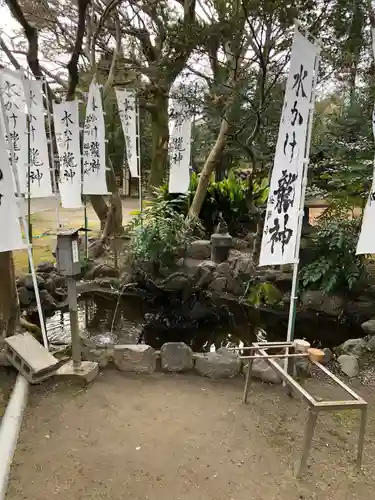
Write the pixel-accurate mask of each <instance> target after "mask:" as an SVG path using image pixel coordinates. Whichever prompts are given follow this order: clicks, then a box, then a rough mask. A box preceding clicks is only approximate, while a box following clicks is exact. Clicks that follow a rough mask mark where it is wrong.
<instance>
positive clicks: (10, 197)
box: [0, 123, 26, 252]
mask: <svg viewBox="0 0 375 500" xmlns="http://www.w3.org/2000/svg"><path fill="white" fill-rule="evenodd" d="M13 182H14V180H13V175H12V168H11V164H10V160H9V153H8V151H7V146H6V142H5V137H4V129H3V124H2V123H1V124H0V234H1V238H0V252H9V251H12V250H20V249H23V248H25V247H26V245H25V244H24V242H23V239H22V232H21V225H20V219H19V217H20V211H19V207H18V205H17V201H16V196H15V194H14V184H13Z"/></svg>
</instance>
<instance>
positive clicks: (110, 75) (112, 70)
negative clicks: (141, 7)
mask: <svg viewBox="0 0 375 500" xmlns="http://www.w3.org/2000/svg"><path fill="white" fill-rule="evenodd" d="M115 9H116V10H117V8H116V7H115ZM115 26H116V47H115V50H114V51H113V56H112V62H111V67H110V69H109V73H108V78H107V81H106V83H105V85H104V88H103V99H104V100H105V99H106V97H107V96H108V92H109V89H110V88H111V86H112V83H113V81H114V78H115V72H116V62H117V60H118V58H119V56H120V55H121V53H122V46H121V26H120V19H119V17H118V15H116V18H115Z"/></svg>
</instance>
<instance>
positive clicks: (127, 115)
mask: <svg viewBox="0 0 375 500" xmlns="http://www.w3.org/2000/svg"><path fill="white" fill-rule="evenodd" d="M116 97H117V105H118V109H119V114H120V120H121V125H122V130H123V132H124V138H125V147H126V158H127V161H128V167H129V170H130V174H131V176H132V177H139V163H138V155H137V113H139V109H137V100H136V94H135V90H134V89H121V90H120V89H116Z"/></svg>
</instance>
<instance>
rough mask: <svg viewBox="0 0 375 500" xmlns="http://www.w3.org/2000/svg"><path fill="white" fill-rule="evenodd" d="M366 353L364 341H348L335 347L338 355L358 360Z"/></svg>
mask: <svg viewBox="0 0 375 500" xmlns="http://www.w3.org/2000/svg"><path fill="white" fill-rule="evenodd" d="M366 351H367V342H366V340H365V339H349V340H346V341H345V342H344V343H343V344H341V345H339V346H338V347H337V353H338V354H350V355H352V356H354V357H356V358H359V357H360V356H362V354H364V353H365V352H366Z"/></svg>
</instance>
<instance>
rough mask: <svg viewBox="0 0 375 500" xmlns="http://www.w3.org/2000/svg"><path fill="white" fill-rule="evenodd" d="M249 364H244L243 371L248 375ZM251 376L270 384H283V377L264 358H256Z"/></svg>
mask: <svg viewBox="0 0 375 500" xmlns="http://www.w3.org/2000/svg"><path fill="white" fill-rule="evenodd" d="M247 369H248V364H246V365H244V367H243V373H244V375H245V376H246V375H247ZM251 376H252V377H253V378H257V379H260V380H262V381H263V382H267V383H269V384H281V382H282V378H281V377H280V375H279V374H278V373H277V371H276V370H274V369H273V368H272V367H271V366H269V365H268V363H267V362H266V361H265V360H264V359H254V360H253V366H252V369H251Z"/></svg>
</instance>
